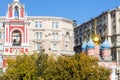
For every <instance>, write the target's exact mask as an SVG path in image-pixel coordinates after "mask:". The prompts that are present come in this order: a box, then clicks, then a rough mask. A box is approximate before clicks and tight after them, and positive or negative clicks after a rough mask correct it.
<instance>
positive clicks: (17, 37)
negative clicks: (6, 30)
mask: <svg viewBox="0 0 120 80" xmlns="http://www.w3.org/2000/svg"><path fill="white" fill-rule="evenodd" d="M12 45H13V46H20V45H21V33H20V31H18V30H15V31H13V33H12Z"/></svg>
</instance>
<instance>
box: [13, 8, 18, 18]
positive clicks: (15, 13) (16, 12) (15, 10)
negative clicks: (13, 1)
mask: <svg viewBox="0 0 120 80" xmlns="http://www.w3.org/2000/svg"><path fill="white" fill-rule="evenodd" d="M14 17H16V18H18V17H19V7H18V6H15V8H14Z"/></svg>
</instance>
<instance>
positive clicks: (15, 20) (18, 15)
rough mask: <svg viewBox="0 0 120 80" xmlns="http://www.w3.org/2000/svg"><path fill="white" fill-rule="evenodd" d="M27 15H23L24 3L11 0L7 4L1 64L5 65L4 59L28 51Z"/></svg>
mask: <svg viewBox="0 0 120 80" xmlns="http://www.w3.org/2000/svg"><path fill="white" fill-rule="evenodd" d="M29 24H30V23H29V22H28V21H27V15H25V8H24V5H23V4H21V3H20V2H19V0H13V2H12V3H11V4H8V10H7V13H6V18H5V21H4V29H5V41H4V53H3V60H4V61H3V63H4V64H3V65H4V66H6V59H7V58H8V56H9V57H12V58H15V57H16V56H17V55H21V54H22V53H25V54H27V53H28V52H29V39H28V35H29V34H28V32H29V30H28V26H29Z"/></svg>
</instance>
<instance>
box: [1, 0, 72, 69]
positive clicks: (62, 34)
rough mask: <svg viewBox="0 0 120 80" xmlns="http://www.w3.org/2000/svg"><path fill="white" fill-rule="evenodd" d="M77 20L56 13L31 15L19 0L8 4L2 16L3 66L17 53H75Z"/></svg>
mask: <svg viewBox="0 0 120 80" xmlns="http://www.w3.org/2000/svg"><path fill="white" fill-rule="evenodd" d="M73 24H74V21H73V20H70V19H67V18H63V17H55V16H28V15H27V12H26V11H25V6H24V5H23V4H22V3H21V2H20V1H19V0H13V1H12V2H11V3H9V4H8V9H7V11H6V16H0V55H1V57H0V69H3V71H4V70H5V67H6V65H7V64H6V59H7V58H13V59H14V58H16V56H18V55H23V54H27V55H31V54H33V53H40V51H41V50H42V51H44V53H46V54H48V55H49V54H50V53H53V55H54V56H58V55H73V54H74V51H73V46H74V36H73V27H74V25H73Z"/></svg>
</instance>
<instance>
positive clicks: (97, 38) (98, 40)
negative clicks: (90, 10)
mask: <svg viewBox="0 0 120 80" xmlns="http://www.w3.org/2000/svg"><path fill="white" fill-rule="evenodd" d="M92 40H93V42H94V43H95V45H100V43H101V37H100V34H97V31H96V19H95V20H94V34H93V36H92Z"/></svg>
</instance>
